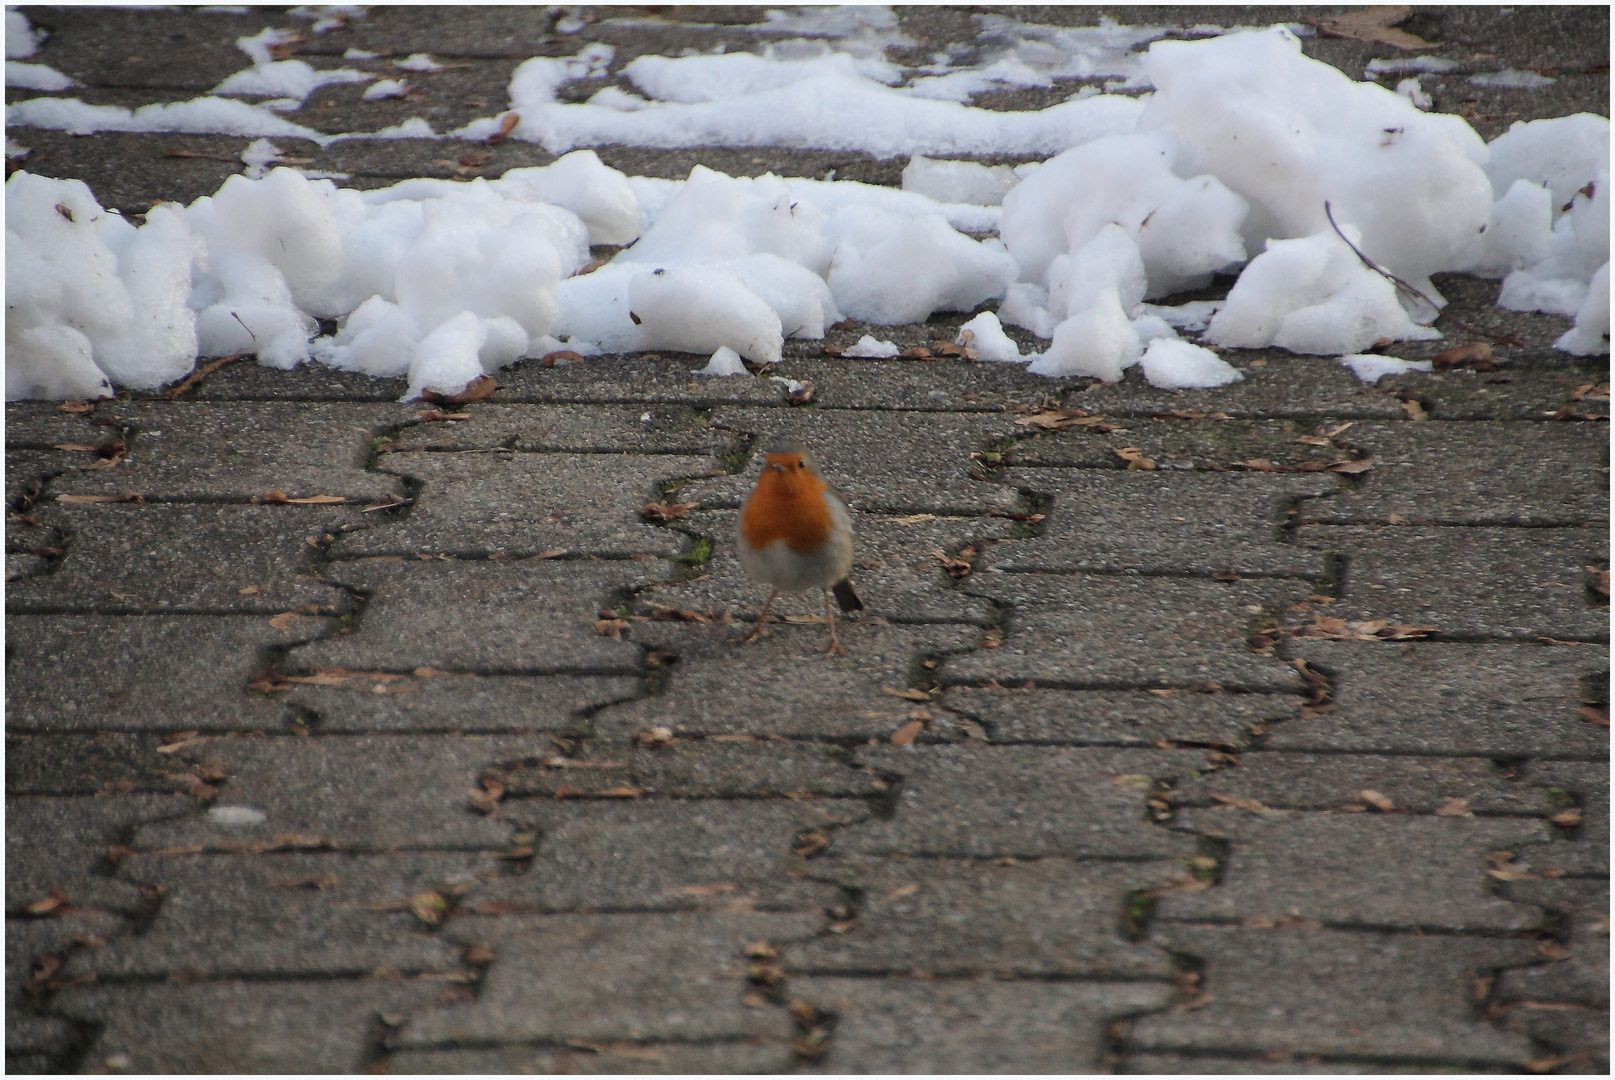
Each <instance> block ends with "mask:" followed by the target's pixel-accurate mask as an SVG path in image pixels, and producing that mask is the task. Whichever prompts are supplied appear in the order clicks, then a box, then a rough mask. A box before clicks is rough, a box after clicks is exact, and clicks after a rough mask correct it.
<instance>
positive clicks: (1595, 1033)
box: [1500, 1001, 1609, 1076]
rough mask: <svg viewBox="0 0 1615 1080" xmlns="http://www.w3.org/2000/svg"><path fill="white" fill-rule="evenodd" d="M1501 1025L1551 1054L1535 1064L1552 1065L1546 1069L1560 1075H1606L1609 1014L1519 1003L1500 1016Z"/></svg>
mask: <svg viewBox="0 0 1615 1080" xmlns="http://www.w3.org/2000/svg"><path fill="white" fill-rule="evenodd" d="M1500 1023H1501V1024H1502V1026H1503V1027H1505V1028H1506V1029H1507V1030H1509V1031H1515V1032H1519V1033H1520V1034H1521V1035H1524V1036H1526V1037H1528V1038H1530V1039H1532V1040H1534V1041H1535V1042H1536V1043H1537V1044H1538V1045H1542V1046H1546V1047H1548V1048H1549V1049H1550V1051H1551V1053H1548V1054H1545V1055H1543V1056H1542V1057H1541V1058H1538V1061H1539V1062H1540V1061H1551V1062H1554V1064H1552V1065H1550V1066H1549V1068H1555V1069H1558V1070H1559V1072H1560V1073H1561V1074H1572V1075H1573V1074H1577V1073H1586V1074H1591V1075H1594V1076H1602V1075H1606V1074H1608V1072H1609V1010H1608V1009H1607V1008H1590V1009H1584V1008H1575V1007H1573V1006H1566V1005H1560V1004H1557V1003H1548V1004H1538V1003H1535V1002H1528V1001H1527V1002H1521V1003H1520V1004H1518V1005H1514V1006H1510V1007H1509V1008H1508V1010H1507V1011H1506V1012H1504V1013H1503V1016H1502V1018H1501V1021H1500Z"/></svg>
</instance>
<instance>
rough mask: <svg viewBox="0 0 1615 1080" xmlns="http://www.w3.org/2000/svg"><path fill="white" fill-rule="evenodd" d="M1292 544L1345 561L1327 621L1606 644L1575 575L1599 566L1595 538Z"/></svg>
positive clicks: (1349, 532)
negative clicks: (1376, 622) (1373, 622)
mask: <svg viewBox="0 0 1615 1080" xmlns="http://www.w3.org/2000/svg"><path fill="white" fill-rule="evenodd" d="M1296 541H1297V542H1298V543H1300V544H1303V545H1305V546H1307V547H1311V548H1316V549H1318V550H1320V551H1322V550H1328V551H1333V552H1336V553H1337V554H1338V555H1339V556H1340V557H1341V558H1342V559H1344V560H1345V563H1346V569H1345V585H1344V586H1343V588H1342V590H1341V597H1340V601H1339V603H1337V604H1336V605H1335V606H1333V607H1331V608H1330V609H1329V614H1330V615H1331V616H1333V617H1335V618H1343V619H1348V620H1367V619H1384V620H1387V621H1389V622H1393V623H1405V624H1412V625H1417V626H1430V627H1434V628H1435V630H1436V632H1437V633H1439V634H1442V635H1444V636H1448V637H1460V638H1463V637H1469V638H1477V637H1479V638H1516V639H1518V638H1525V639H1530V638H1534V637H1554V638H1581V639H1589V640H1596V639H1606V640H1607V639H1608V637H1609V609H1608V608H1607V607H1606V608H1596V607H1593V606H1592V604H1591V603H1590V602H1589V601H1590V599H1591V594H1590V592H1589V591H1588V589H1587V584H1588V581H1589V580H1590V579H1589V576H1588V573H1587V571H1586V569H1585V567H1586V566H1587V565H1589V564H1591V563H1597V562H1607V561H1608V559H1609V533H1608V531H1607V530H1605V529H1587V528H1583V529H1493V528H1485V529H1481V528H1471V529H1436V528H1419V527H1412V528H1397V527H1393V526H1382V527H1360V526H1349V525H1338V526H1336V525H1322V526H1310V527H1308V528H1304V529H1299V530H1297V533H1296Z"/></svg>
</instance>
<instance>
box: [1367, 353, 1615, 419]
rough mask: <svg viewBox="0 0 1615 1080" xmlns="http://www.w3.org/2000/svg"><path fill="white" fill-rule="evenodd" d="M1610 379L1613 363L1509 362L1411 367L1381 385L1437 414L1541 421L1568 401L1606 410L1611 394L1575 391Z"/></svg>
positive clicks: (1576, 407)
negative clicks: (1482, 367) (1485, 368)
mask: <svg viewBox="0 0 1615 1080" xmlns="http://www.w3.org/2000/svg"><path fill="white" fill-rule="evenodd" d="M1608 379H1609V369H1608V368H1602V369H1600V368H1599V367H1598V366H1597V365H1596V364H1593V365H1588V366H1585V367H1574V366H1564V365H1561V366H1559V367H1555V368H1535V367H1525V366H1522V365H1518V364H1508V365H1506V366H1504V367H1503V369H1502V370H1501V371H1496V372H1480V371H1470V370H1465V369H1455V370H1453V371H1446V372H1439V373H1432V372H1426V371H1410V372H1408V373H1407V374H1405V375H1390V376H1386V377H1385V378H1382V379H1381V380H1380V381H1379V384H1378V385H1379V387H1380V388H1381V389H1382V390H1388V391H1390V392H1391V393H1393V394H1406V395H1408V397H1410V398H1413V399H1414V400H1416V401H1418V402H1420V404H1421V405H1422V406H1423V407H1424V408H1425V409H1426V410H1427V411H1428V412H1429V413H1430V415H1431V416H1432V417H1434V418H1435V419H1437V420H1443V421H1446V420H1531V421H1542V420H1548V419H1551V418H1552V417H1553V415H1554V414H1555V413H1557V412H1558V411H1559V410H1560V409H1563V408H1566V407H1568V408H1570V409H1571V410H1573V411H1574V412H1576V413H1581V414H1584V415H1585V414H1589V413H1591V414H1602V413H1608V412H1609V398H1608V397H1604V398H1590V397H1586V396H1583V398H1582V399H1580V400H1577V399H1576V398H1574V397H1572V394H1573V393H1574V392H1575V390H1576V388H1577V387H1580V386H1586V385H1588V384H1595V383H1602V382H1607V381H1608Z"/></svg>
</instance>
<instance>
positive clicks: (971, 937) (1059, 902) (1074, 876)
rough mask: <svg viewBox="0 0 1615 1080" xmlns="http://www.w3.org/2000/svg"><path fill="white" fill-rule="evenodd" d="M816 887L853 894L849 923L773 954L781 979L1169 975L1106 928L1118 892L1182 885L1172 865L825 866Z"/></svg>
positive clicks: (1117, 921)
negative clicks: (829, 885) (785, 974)
mask: <svg viewBox="0 0 1615 1080" xmlns="http://www.w3.org/2000/svg"><path fill="white" fill-rule="evenodd" d="M812 873H813V876H814V877H815V878H816V879H819V880H826V881H833V882H835V883H836V884H839V885H843V886H846V887H849V888H852V889H856V890H857V892H858V895H860V896H861V897H862V898H863V899H862V902H861V903H860V904H859V907H858V922H857V925H856V926H854V927H853V928H852V929H850V930H848V931H846V932H845V933H841V934H831V935H827V936H824V937H818V938H814V939H813V940H811V941H806V942H803V943H801V944H799V945H792V946H791V947H790V948H788V949H787V950H786V951H785V959H784V963H785V965H786V967H787V968H788V969H789V970H790V972H791V973H792V974H793V975H796V974H802V975H811V974H831V975H836V974H849V975H866V976H867V975H871V974H876V973H886V974H891V975H903V974H908V973H910V972H916V971H919V972H927V973H929V974H932V975H939V976H953V977H959V976H963V975H993V976H995V977H998V978H1007V977H1010V976H1022V977H1027V976H1054V975H1058V976H1065V977H1071V976H1076V977H1088V978H1105V979H1119V978H1136V979H1162V980H1165V979H1170V978H1171V977H1172V974H1173V968H1172V964H1171V961H1170V959H1169V958H1168V956H1167V955H1166V953H1164V952H1162V951H1161V950H1159V949H1157V948H1155V947H1154V946H1151V945H1145V944H1141V943H1137V942H1129V941H1127V940H1124V939H1123V938H1122V937H1121V935H1120V934H1119V933H1118V932H1117V931H1118V929H1119V927H1120V926H1121V923H1122V911H1123V908H1124V906H1125V904H1126V901H1127V896H1128V894H1129V893H1131V892H1134V891H1144V890H1149V889H1158V888H1161V887H1163V886H1167V885H1171V884H1173V883H1174V882H1176V881H1178V880H1180V879H1182V878H1185V877H1187V874H1188V872H1187V870H1186V869H1185V868H1184V867H1183V866H1181V865H1176V864H1173V863H1166V862H1160V863H1113V862H1101V863H1089V862H1077V861H1073V860H1070V859H1038V860H1035V861H1032V862H1018V863H1009V864H1007V865H1006V864H1000V863H986V862H982V861H979V860H961V859H906V858H904V859H873V858H826V859H821V860H818V861H816V862H814V864H813V870H812Z"/></svg>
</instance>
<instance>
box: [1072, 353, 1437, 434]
mask: <svg viewBox="0 0 1615 1080" xmlns="http://www.w3.org/2000/svg"><path fill="white" fill-rule="evenodd" d="M1229 359H1230V360H1231V361H1232V362H1233V363H1234V364H1235V366H1236V367H1238V368H1239V369H1240V370H1241V372H1242V373H1243V374H1244V376H1245V379H1244V381H1243V382H1237V383H1234V384H1233V385H1231V386H1219V387H1217V388H1216V389H1213V390H1158V389H1156V388H1155V387H1153V386H1151V385H1149V384H1148V383H1146V382H1145V381H1144V376H1143V372H1142V371H1140V370H1139V369H1138V368H1137V367H1134V368H1130V369H1129V370H1128V371H1127V372H1126V373H1125V375H1124V376H1123V378H1122V380H1121V381H1120V382H1118V383H1114V384H1106V383H1101V382H1095V383H1091V384H1090V385H1089V386H1088V388H1087V389H1085V390H1081V391H1078V392H1076V393H1073V394H1068V395H1067V396H1066V399H1065V405H1066V407H1067V408H1076V409H1086V410H1088V411H1089V412H1091V413H1101V414H1103V415H1105V416H1110V417H1118V416H1120V417H1134V416H1137V417H1151V416H1158V415H1161V414H1164V413H1169V412H1172V411H1173V410H1180V411H1183V412H1206V413H1210V412H1221V413H1226V414H1228V415H1229V416H1232V417H1236V418H1240V419H1245V418H1249V419H1254V420H1275V419H1285V418H1298V419H1299V418H1311V417H1320V418H1322V417H1330V418H1334V417H1338V418H1340V419H1342V420H1405V419H1406V418H1407V413H1406V411H1404V410H1403V408H1402V403H1401V402H1400V401H1398V400H1397V399H1396V397H1395V396H1394V395H1392V394H1389V393H1387V392H1386V391H1384V390H1381V389H1379V388H1378V387H1375V386H1364V385H1363V384H1362V383H1360V382H1359V381H1358V380H1357V376H1355V375H1353V374H1352V373H1351V372H1350V371H1349V370H1348V369H1346V368H1344V367H1342V366H1341V365H1340V362H1339V361H1338V360H1336V359H1335V358H1334V357H1323V356H1295V355H1292V354H1290V353H1287V352H1283V351H1280V350H1278V349H1262V350H1249V351H1246V350H1240V351H1238V352H1237V353H1234V354H1232V355H1231V356H1230V357H1229Z"/></svg>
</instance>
